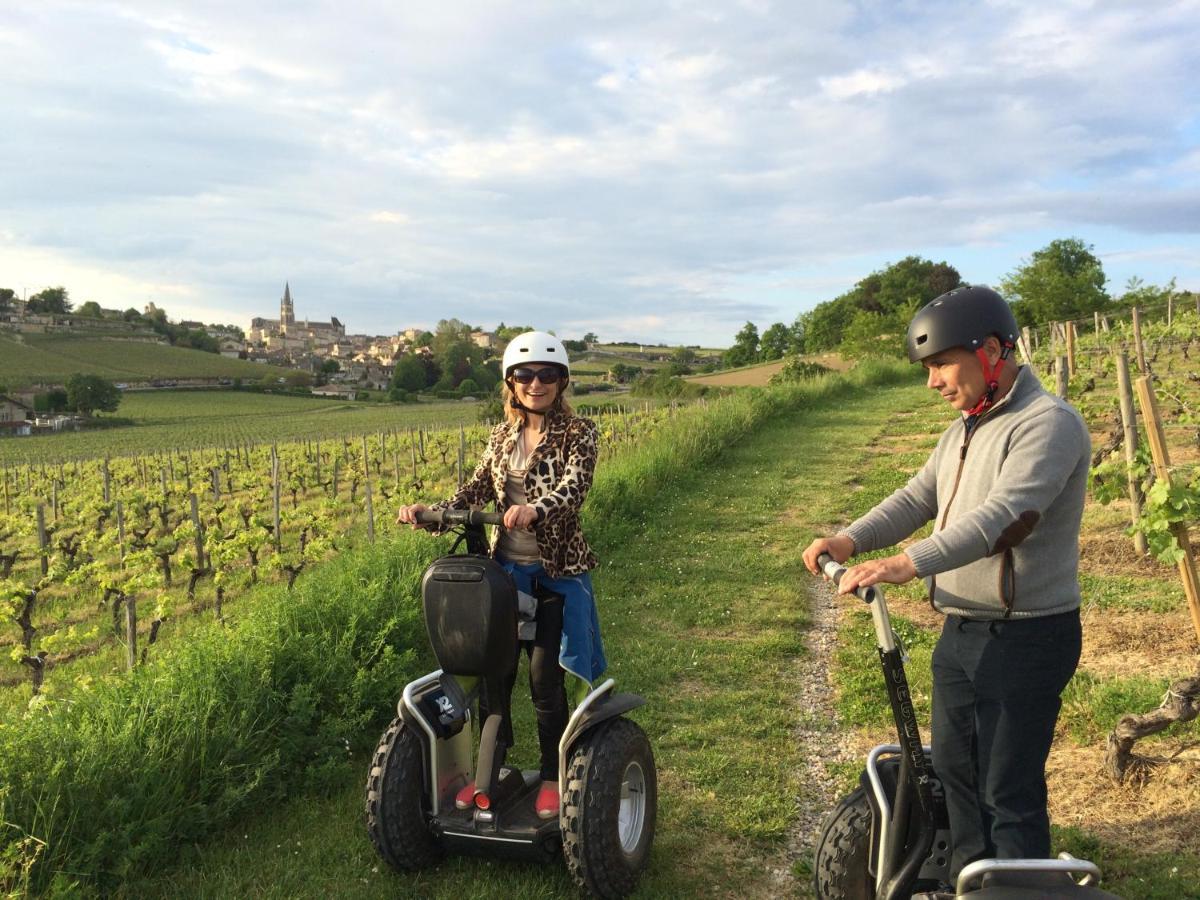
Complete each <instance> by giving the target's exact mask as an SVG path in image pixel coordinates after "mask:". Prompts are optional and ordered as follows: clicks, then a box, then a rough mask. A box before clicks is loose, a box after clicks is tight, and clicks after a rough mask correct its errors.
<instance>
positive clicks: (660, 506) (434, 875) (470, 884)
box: [127, 387, 928, 900]
mask: <svg viewBox="0 0 1200 900" xmlns="http://www.w3.org/2000/svg"><path fill="white" fill-rule="evenodd" d="M915 408H928V400H927V398H925V397H924V392H923V390H922V389H921V388H920V387H874V388H870V389H866V390H858V391H855V392H854V396H853V398H852V399H849V402H846V403H844V404H832V403H830V404H826V405H823V406H821V407H819V408H816V409H807V410H804V411H802V412H796V413H789V414H786V415H784V414H780V415H778V416H775V417H774V418H772V419H771V420H770V421H768V422H767V423H766V424H765V425H764V426H763V427H761V428H760V429H759V430H758V431H756V432H755V433H753V434H751V435H748V436H746V437H744V438H743V439H742V440H740V441H739V442H737V443H736V444H734V445H733V446H730V447H729V448H728V449H727V450H726V451H725V452H724V453H723V454H722V455H721V457H720V458H719V459H718V460H716V461H715V462H714V463H713V464H711V465H710V466H709V467H707V468H706V469H704V470H703V471H698V472H692V473H689V474H688V475H687V476H686V477H682V476H681V477H680V478H679V479H677V480H676V481H675V482H674V483H673V484H672V485H671V486H670V487H668V488H667V489H666V490H665V491H662V492H660V493H658V494H657V495H656V496H655V500H654V502H653V503H652V504H650V505H649V506H648V507H647V508H646V509H645V510H644V511H643V513H642V514H641V516H640V518H639V519H638V520H637V521H633V522H630V523H628V524H629V526H630V527H629V528H628V529H623V530H622V531H621V533H622V535H623V536H622V537H621V539H620V540H621V546H619V547H617V546H601V547H598V548H597V549H598V550H599V552H600V556H601V559H602V560H603V561H604V564H603V565H602V567H601V568H600V569H599V570H598V571H597V573H596V586H597V593H598V596H599V601H600V611H601V622H602V627H603V631H604V636H605V642H606V647H607V651H608V657H609V661H610V670H609V673H608V674H609V675H611V676H613V677H615V678H616V680H617V684H618V687H619V688H620V689H622V690H627V691H634V692H637V693H640V694H642V695H643V696H644V697H645V698H646V699H647V705H646V706H645V707H643V708H641V709H639V710H637V711H635V712H634V713H633V714H632V717H633V718H635V719H636V720H637V721H638V722H639V723H640V724H641V725H642V726H643V727H644V728H645V729H646V731H647V733H648V734H649V736H650V740H651V743H652V745H653V747H654V752H655V756H656V760H657V765H658V771H659V820H658V827H657V833H656V838H655V844H654V851H653V856H652V860H651V864H650V867H649V870H648V872H647V874H646V876H645V877H644V879H643V881H642V884H641V887H640V889H639V891H638V893H637V896H639V897H656V898H657V897H663V898H667V897H669V898H678V897H739V898H744V897H763V898H766V897H772V898H774V897H781V896H783V897H804V896H808V895H809V893H810V891H809V876H808V874H807V856H808V854H809V853H810V851H811V842H812V841H813V840H814V839H815V831H816V828H817V826H818V824H819V822H820V819H821V817H822V816H823V814H824V812H825V811H826V810H827V809H828V808H829V807H830V805H831V803H832V800H833V787H832V776H831V774H830V770H831V768H833V769H836V759H837V758H838V755H839V754H838V752H837V748H836V741H837V738H836V730H834V729H833V728H831V725H830V715H831V713H830V712H829V710H830V709H831V703H830V699H831V698H829V697H828V696H827V695H828V694H829V691H830V689H829V688H828V686H827V683H826V678H825V661H826V659H827V658H828V656H829V654H830V652H831V643H832V624H831V618H832V617H831V615H830V612H831V609H832V606H831V603H830V601H829V599H828V595H827V592H825V591H824V590H823V589H819V588H817V587H816V585H815V584H814V580H813V579H812V578H811V577H810V576H808V575H807V573H805V572H804V570H803V567H802V564H801V562H800V553H801V551H802V549H803V548H804V546H805V545H806V544H807V542H808V541H809V540H810V538H811V537H812V536H813V535H814V534H815V533H816V532H817V531H818V530H820V529H822V528H823V527H824V526H825V525H826V524H827V523H829V522H830V521H833V520H835V519H836V518H837V517H838V516H839V510H840V509H842V508H843V507H844V494H845V492H846V491H847V490H850V489H851V488H850V485H851V483H852V481H853V477H854V473H855V472H856V471H857V469H856V460H858V459H860V458H862V457H864V456H865V454H866V452H867V445H868V443H869V442H870V441H871V440H872V438H873V437H874V436H875V435H876V434H878V433H879V432H880V431H881V430H882V429H883V428H885V427H886V424H887V422H888V421H889V420H890V419H891V418H892V417H893V416H894V415H895V414H896V413H897V412H898V411H905V410H912V409H915ZM814 599H816V600H817V606H816V611H815V612H814V611H813V610H811V609H810V603H811V601H813V600H814ZM523 684H524V676H523V675H522V676H521V679H519V680H518V687H517V690H516V692H515V695H514V707H516V708H518V709H521V710H524V709H525V707H528V706H529V702H528V694H527V689H526V688H524V687H523ZM400 687H401V686H400V685H397V692H398V691H399V689H400ZM526 716H527V717H526V718H525V719H524V720H523V721H522V720H521V719H518V721H517V723H516V727H517V734H518V740H519V741H520V742H521V744H520V746H519V747H518V748H517V750H516V751H514V755H515V759H514V760H513V761H514V762H516V763H522V764H528V763H529V762H530V761H531V760H532V756H533V754H534V752H535V751H534V746H533V745H534V744H535V743H536V742H535V741H534V740H533V737H532V734H533V732H532V723H531V721H530V718H531V717H530V716H528V714H526ZM824 757H829V759H830V760H833V761H834V762H832V763H828V764H827V762H826V760H825V759H824ZM843 757H844V753H843ZM365 772H366V760H355V765H354V768H353V772H352V774H350V773H348V774H347V776H346V778H345V780H344V784H342V786H341V787H339V788H337V789H336V790H334V791H333V792H332V793H331V794H329V795H328V796H324V797H318V798H313V797H303V798H291V799H286V800H283V801H281V803H280V804H279V806H278V807H277V808H276V809H275V810H273V811H264V813H263V815H262V816H261V817H258V818H256V819H254V820H252V821H250V822H248V823H246V824H244V825H242V826H241V827H239V828H238V830H237V832H236V833H233V834H229V835H228V836H226V837H225V838H224V839H222V840H220V841H217V842H214V843H212V844H209V845H205V846H202V847H198V848H195V850H194V851H193V852H192V853H191V854H190V855H189V858H188V859H185V860H184V861H183V862H182V864H181V865H180V867H179V868H177V869H175V870H174V871H172V872H169V873H164V874H163V875H162V876H160V877H159V878H157V879H155V880H154V881H153V882H151V883H145V882H142V883H138V884H136V885H133V884H130V885H128V886H127V892H128V895H130V896H132V895H133V894H138V895H139V896H171V897H201V896H203V897H227V896H259V897H363V898H367V897H370V898H377V897H430V898H443V897H444V898H455V900H458V898H469V897H478V898H485V897H486V898H492V897H505V896H507V897H521V898H529V897H546V898H550V897H572V896H576V894H575V891H574V889H573V887H572V885H571V883H570V881H569V879H568V877H567V875H566V873H565V870H564V869H563V868H562V867H559V866H544V867H543V866H533V865H527V864H521V863H513V862H509V861H504V860H496V859H488V858H462V857H458V858H455V857H451V858H448V859H447V861H446V862H445V863H443V864H442V865H441V866H439V867H438V868H436V869H433V870H430V871H428V872H423V873H420V874H418V875H399V874H395V873H393V872H391V871H389V870H387V869H386V867H384V865H383V864H382V863H381V862H380V861H379V860H378V859H377V858H376V857H375V855H374V853H373V851H372V849H371V847H370V843H369V841H368V840H367V836H366V832H365V829H364V827H363V824H362V790H363V781H364V779H365Z"/></svg>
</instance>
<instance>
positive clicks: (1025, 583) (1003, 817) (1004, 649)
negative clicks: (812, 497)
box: [804, 286, 1091, 877]
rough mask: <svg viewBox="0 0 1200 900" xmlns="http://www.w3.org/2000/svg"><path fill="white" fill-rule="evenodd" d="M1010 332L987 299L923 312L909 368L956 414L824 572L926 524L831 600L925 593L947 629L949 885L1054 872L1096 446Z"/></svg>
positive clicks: (808, 553) (976, 295)
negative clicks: (920, 582)
mask: <svg viewBox="0 0 1200 900" xmlns="http://www.w3.org/2000/svg"><path fill="white" fill-rule="evenodd" d="M1016 340H1017V323H1016V320H1015V319H1014V317H1013V314H1012V310H1011V309H1010V308H1009V305H1008V303H1007V302H1005V300H1004V298H1003V297H1001V296H1000V295H999V294H997V293H996V292H995V291H993V290H990V289H989V288H986V287H982V286H977V287H962V288H956V289H955V290H953V291H950V292H949V293H946V294H943V295H942V296H941V297H938V298H937V299H936V300H934V301H932V302H931V303H929V304H928V305H926V306H925V307H923V308H922V309H921V310H920V311H919V312H917V314H916V316H915V317H914V318H913V320H912V323H911V324H910V325H909V328H908V336H907V343H908V358H909V361H910V362H920V363H921V364H922V365H923V366H924V367H925V369H926V371H927V374H928V382H927V383H928V386H929V387H930V388H932V389H933V390H935V391H937V392H938V393H939V394H941V396H942V397H943V398H945V400H946V401H947V402H948V403H949V404H950V405H951V406H952V407H954V408H955V409H956V410H958V411H959V412H960V413H961V418H960V419H958V420H956V421H955V422H954V423H953V424H952V425H951V426H950V427H949V428H947V429H946V431H945V432H944V433H943V434H942V436H941V439H940V440H939V441H938V445H937V448H936V449H935V450H934V451H933V454H932V455H931V456H930V458H929V460H928V461H927V462H926V463H925V465H924V466H923V467H922V468H921V470H920V471H919V472H918V473H917V474H916V475H914V476H913V477H912V479H911V480H910V481H909V482H908V484H907V485H905V486H904V487H903V488H901V489H899V490H897V491H896V492H895V493H893V494H892V495H891V496H890V497H888V498H887V499H886V500H884V501H883V502H882V503H880V504H878V505H877V506H876V507H875V508H874V509H872V510H871V511H870V512H868V513H867V514H866V515H864V516H862V517H861V518H860V519H858V520H857V521H855V522H854V523H852V524H851V525H850V526H849V527H848V528H846V529H845V530H844V531H842V532H840V533H838V534H837V535H835V536H833V537H826V538H818V539H817V540H815V541H813V542H812V543H811V544H810V545H809V546H808V548H807V549H806V550H805V551H804V563H805V565H806V566H807V567H808V569H809V570H810V571H812V572H813V573H814V574H818V568H817V556H818V555H819V554H821V553H828V554H830V555H831V556H832V557H833V558H834V559H836V560H837V561H838V562H845V561H846V560H847V559H849V558H850V557H851V556H853V555H854V554H856V553H865V552H869V551H872V550H877V549H881V548H884V547H889V546H891V545H893V544H895V543H897V542H898V541H900V540H902V539H903V538H905V537H908V536H909V535H911V534H912V533H913V532H915V531H916V530H917V529H918V528H920V527H921V526H922V525H924V524H925V523H926V522H929V521H933V522H934V523H935V524H934V530H933V533H932V534H931V535H930V536H929V537H927V538H924V539H922V540H919V541H917V542H915V543H913V544H912V545H911V546H909V547H908V548H906V549H905V550H904V552H902V553H897V554H895V555H893V556H888V557H885V558H882V559H874V560H869V561H867V562H863V563H860V564H858V565H855V566H852V567H851V568H849V569H848V570H847V571H846V573H845V575H844V576H843V577H842V580H841V583H840V585H839V592H840V593H843V594H845V593H849V592H852V591H854V590H855V589H856V588H858V587H860V586H867V585H872V584H876V583H879V582H883V583H888V584H904V583H905V582H907V581H909V580H911V579H913V578H917V577H921V578H924V579H925V580H926V582H927V583H928V586H929V597H930V602H931V603H932V604H933V606H934V608H935V609H937V610H938V611H939V612H941V613H943V614H945V616H946V618H945V622H944V624H943V627H942V633H941V637H940V638H939V639H938V642H937V646H936V648H935V649H934V653H933V717H932V746H933V765H934V768H935V770H936V771H937V774H938V777H939V778H940V779H941V782H942V785H943V787H944V789H945V795H946V807H947V812H948V814H949V819H950V833H951V838H952V842H953V855H952V858H951V876H952V877H957V875H958V873H959V872H960V871H961V870H962V868H963V867H964V866H965V865H966V864H967V863H970V862H972V861H974V860H977V859H987V858H1000V859H1018V858H1047V857H1049V856H1050V822H1049V817H1048V815H1047V812H1046V776H1045V770H1046V758H1047V756H1048V755H1049V752H1050V744H1051V741H1052V740H1053V737H1054V725H1055V721H1056V719H1057V717H1058V712H1059V708H1060V706H1061V700H1060V695H1061V693H1062V690H1063V688H1065V687H1066V685H1067V682H1068V681H1070V679H1071V676H1072V675H1073V674H1074V672H1075V667H1076V665H1077V664H1078V662H1079V653H1080V622H1079V603H1080V591H1079V580H1078V568H1079V525H1080V519H1081V517H1082V514H1083V502H1084V493H1085V489H1086V485H1087V475H1088V466H1089V463H1090V456H1091V442H1090V438H1089V436H1088V432H1087V429H1086V427H1085V426H1084V423H1083V420H1082V418H1080V416H1079V413H1078V412H1076V411H1075V409H1074V408H1073V407H1071V406H1070V405H1069V404H1068V403H1066V402H1065V401H1063V400H1060V399H1058V398H1057V397H1054V396H1052V395H1051V394H1049V393H1047V392H1046V391H1045V390H1044V389H1043V388H1042V386H1041V384H1040V383H1039V382H1038V380H1037V378H1036V377H1035V376H1034V374H1033V372H1032V371H1031V370H1030V369H1029V368H1027V367H1021V366H1017V365H1016V363H1015V362H1014V361H1011V360H1010V359H1009V357H1010V355H1011V353H1012V350H1013V348H1014V346H1015V344H1016Z"/></svg>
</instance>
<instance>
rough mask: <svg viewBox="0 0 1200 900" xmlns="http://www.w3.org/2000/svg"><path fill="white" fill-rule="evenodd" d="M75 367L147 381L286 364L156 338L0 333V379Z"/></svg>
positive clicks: (34, 378) (265, 371)
mask: <svg viewBox="0 0 1200 900" xmlns="http://www.w3.org/2000/svg"><path fill="white" fill-rule="evenodd" d="M75 372H88V373H90V374H93V375H101V376H103V377H105V378H107V379H109V380H110V381H150V380H152V379H155V378H244V379H246V380H248V381H249V380H253V381H258V380H260V379H262V378H263V377H264V376H268V375H270V376H276V375H285V374H287V370H286V369H280V368H278V367H276V366H266V365H262V364H260V363H252V362H247V361H245V360H241V359H227V358H226V357H224V356H220V355H218V354H216V353H204V352H201V351H200V350H189V349H184V348H182V347H171V346H168V345H167V344H161V343H157V342H155V341H142V340H130V339H122V338H104V337H95V336H83V335H70V334H21V335H16V334H11V333H7V332H4V333H0V384H3V385H5V386H6V387H8V388H15V387H19V386H21V385H26V384H38V383H40V382H45V383H49V384H54V383H60V382H63V381H65V380H66V379H67V378H68V377H70V376H71V375H72V374H73V373H75Z"/></svg>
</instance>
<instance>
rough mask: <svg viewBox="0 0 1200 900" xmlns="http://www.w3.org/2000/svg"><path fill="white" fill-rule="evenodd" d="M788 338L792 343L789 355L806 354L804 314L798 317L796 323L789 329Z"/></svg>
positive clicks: (789, 347)
mask: <svg viewBox="0 0 1200 900" xmlns="http://www.w3.org/2000/svg"><path fill="white" fill-rule="evenodd" d="M788 337H789V338H790V343H789V346H788V352H789V353H803V352H804V314H803V313H801V314H800V315H798V316H796V321H795V322H793V323H792V327H791V328H789V329H788Z"/></svg>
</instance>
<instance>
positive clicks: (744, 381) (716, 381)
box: [687, 353, 850, 387]
mask: <svg viewBox="0 0 1200 900" xmlns="http://www.w3.org/2000/svg"><path fill="white" fill-rule="evenodd" d="M805 359H807V360H808V361H810V362H814V363H819V364H820V365H822V366H825V368H827V369H833V370H834V371H835V372H844V371H846V370H847V369H849V368H850V363H848V362H847V361H846V360H844V359H842V357H841V356H839V355H838V354H836V353H821V354H817V355H813V356H806V357H805ZM782 368H783V360H782V359H776V360H772V361H771V362H765V363H757V364H755V365H753V366H743V367H741V368H739V369H727V370H725V371H721V372H712V373H710V374H708V375H690V376H688V379H687V380H688V381H694V382H696V383H697V384H706V385H711V386H713V387H763V386H764V385H766V384H769V383H770V381H771V376H772V375H775V374H776V373H778V372H779V370H780V369H782Z"/></svg>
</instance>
